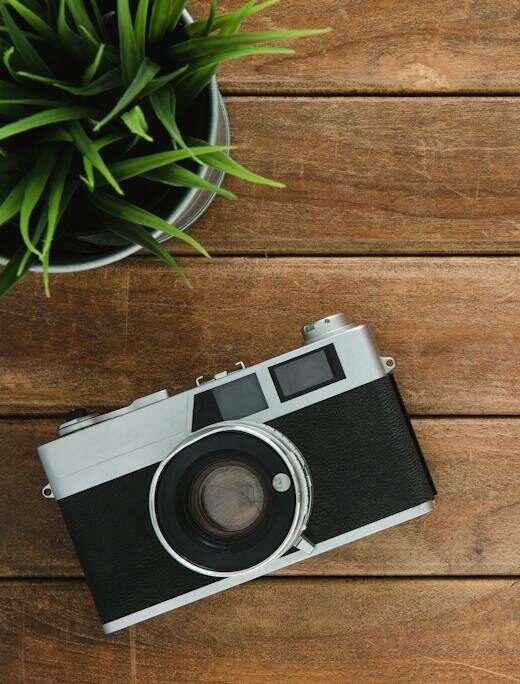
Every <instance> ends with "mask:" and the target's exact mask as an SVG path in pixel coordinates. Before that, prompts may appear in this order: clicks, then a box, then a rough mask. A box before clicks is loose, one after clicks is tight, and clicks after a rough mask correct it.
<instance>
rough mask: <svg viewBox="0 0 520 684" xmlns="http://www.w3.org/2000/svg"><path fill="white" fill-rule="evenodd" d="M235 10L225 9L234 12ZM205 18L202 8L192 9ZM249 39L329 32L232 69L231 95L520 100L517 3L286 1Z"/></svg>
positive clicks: (201, 3) (228, 76)
mask: <svg viewBox="0 0 520 684" xmlns="http://www.w3.org/2000/svg"><path fill="white" fill-rule="evenodd" d="M239 4H241V0H222V1H221V2H220V3H219V7H220V6H221V7H223V8H224V7H226V8H233V7H237V6H238V5H239ZM191 7H192V9H193V14H194V15H196V16H200V15H201V14H207V2H206V1H205V0H196V1H192V2H191ZM250 26H251V28H252V29H255V30H272V29H274V28H311V27H312V28H315V27H325V26H331V27H332V28H333V29H334V31H333V33H331V34H329V35H325V36H318V37H316V38H312V39H307V40H305V41H300V42H299V43H298V44H297V45H296V47H297V53H296V55H295V56H293V57H289V58H288V57H285V56H282V57H280V56H274V57H272V56H271V57H269V58H267V59H261V58H256V59H254V60H251V61H248V62H234V63H232V64H231V65H230V66H229V67H227V68H226V69H224V70H223V72H222V75H221V83H222V86H223V88H224V89H225V90H226V91H227V92H257V93H262V92H263V93H266V92H268V93H269V92H279V93H322V92H326V93H330V92H333V93H351V92H370V93H402V92H421V93H422V92H426V93H431V92H453V91H455V92H478V93H482V92H484V93H485V92H496V91H507V92H518V88H519V84H520V49H519V48H520V42H519V36H520V17H519V14H518V3H516V2H515V1H514V0H462V1H461V2H458V3H455V2H447V1H446V0H430V1H429V2H425V1H424V0H406V2H403V1H401V2H395V1H392V0H371V1H370V2H362V1H361V0H321V2H309V0H283V2H280V4H279V5H278V6H277V7H273V8H271V9H269V10H268V11H266V12H264V13H261V14H259V15H257V16H256V17H254V18H253V19H252V20H251V23H250Z"/></svg>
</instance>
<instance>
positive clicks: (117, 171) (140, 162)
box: [112, 144, 231, 181]
mask: <svg viewBox="0 0 520 684" xmlns="http://www.w3.org/2000/svg"><path fill="white" fill-rule="evenodd" d="M228 149H231V148H230V147H229V146H227V145H207V144H203V145H200V146H198V147H192V148H191V149H190V152H189V153H188V152H186V150H171V151H170V152H157V153H155V154H148V155H145V156H144V157H130V159H122V160H121V161H118V162H114V163H113V164H112V173H113V174H114V177H115V178H117V179H118V180H120V181H124V180H127V179H129V178H133V177H134V176H140V175H141V174H143V173H148V172H149V171H153V170H154V169H158V168H160V167H161V166H167V165H168V164H172V163H173V162H178V161H182V160H184V159H188V158H190V157H192V156H193V155H197V156H198V155H200V154H204V153H209V152H217V151H218V152H222V151H225V150H228Z"/></svg>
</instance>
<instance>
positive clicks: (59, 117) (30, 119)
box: [0, 107, 89, 140]
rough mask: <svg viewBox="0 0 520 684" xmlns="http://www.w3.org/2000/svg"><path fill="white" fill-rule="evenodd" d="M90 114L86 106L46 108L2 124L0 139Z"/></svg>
mask: <svg viewBox="0 0 520 684" xmlns="http://www.w3.org/2000/svg"><path fill="white" fill-rule="evenodd" d="M88 114H89V110H88V109H87V108H86V107H55V108H53V109H45V110H43V111H42V112H38V113H37V114H31V115H30V116H26V117H25V118H23V119H19V120H18V121H13V122H12V123H9V124H7V125H5V126H1V127H0V140H5V139H6V138H11V137H13V136H15V135H18V134H20V133H24V132H25V131H30V130H31V129H33V128H40V127H41V126H50V125H51V124H55V123H60V122H61V121H72V120H73V119H82V118H83V117H85V116H87V115H88Z"/></svg>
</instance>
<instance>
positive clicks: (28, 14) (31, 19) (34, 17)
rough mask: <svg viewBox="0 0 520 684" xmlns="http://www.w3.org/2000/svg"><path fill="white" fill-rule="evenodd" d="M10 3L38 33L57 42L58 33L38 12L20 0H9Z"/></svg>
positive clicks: (50, 40) (52, 42)
mask: <svg viewBox="0 0 520 684" xmlns="http://www.w3.org/2000/svg"><path fill="white" fill-rule="evenodd" d="M7 2H8V4H9V5H10V6H11V7H12V8H13V9H14V11H15V12H17V13H18V14H19V15H20V16H21V17H22V19H23V20H24V21H26V22H27V23H28V24H29V26H32V28H33V29H34V30H35V31H36V33H38V34H39V35H40V36H42V38H45V39H46V40H48V41H49V42H50V43H51V44H55V43H56V40H57V39H58V35H57V34H56V32H55V31H53V30H52V29H51V27H50V26H49V24H47V22H46V21H44V20H43V19H42V18H41V17H40V16H38V14H36V13H35V12H33V11H32V10H31V9H30V8H29V7H26V5H24V3H23V2H20V1H19V0H7Z"/></svg>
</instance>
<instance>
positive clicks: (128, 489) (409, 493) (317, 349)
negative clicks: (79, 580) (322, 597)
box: [38, 314, 435, 633]
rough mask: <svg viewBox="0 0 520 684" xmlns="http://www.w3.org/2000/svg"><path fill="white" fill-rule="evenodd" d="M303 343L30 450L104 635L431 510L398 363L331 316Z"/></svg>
mask: <svg viewBox="0 0 520 684" xmlns="http://www.w3.org/2000/svg"><path fill="white" fill-rule="evenodd" d="M303 335H304V341H305V344H304V346H303V347H301V348H299V349H296V350H293V351H290V352H287V353H286V354H283V355H281V356H278V357H275V358H272V359H270V360H268V361H264V362H262V363H259V364H257V365H254V366H251V367H249V368H246V367H245V366H244V365H243V364H241V363H240V364H237V369H236V370H234V371H232V372H226V371H224V372H222V373H218V374H217V375H215V376H214V377H213V378H212V379H210V380H204V378H198V379H197V382H196V386H195V387H193V388H192V389H190V390H188V391H185V392H182V393H179V394H176V395H174V396H169V394H168V392H167V391H165V390H163V391H161V392H157V393H155V394H152V395H150V396H147V397H143V398H141V399H138V400H136V401H135V402H133V403H132V404H130V406H127V407H124V408H122V409H119V410H117V411H113V412H111V413H107V414H104V415H80V414H79V413H78V414H76V415H74V416H72V417H71V419H69V420H68V421H67V422H66V423H64V424H63V425H61V426H60V428H59V430H58V434H59V437H58V439H56V440H55V441H53V442H50V443H48V444H45V445H43V446H41V447H40V448H39V449H38V453H39V457H40V459H41V462H42V465H43V467H44V469H45V472H46V475H47V477H48V480H49V485H48V488H46V490H47V492H48V493H49V492H50V491H51V490H52V494H50V496H52V497H53V498H55V499H56V500H57V502H58V504H59V506H60V508H61V511H62V514H63V517H64V519H65V522H66V524H67V527H68V530H69V532H70V535H71V537H72V540H73V542H74V545H75V547H76V550H77V553H78V556H79V559H80V562H81V565H82V567H83V570H84V573H85V576H86V579H87V582H88V584H89V587H90V589H91V592H92V595H93V598H94V602H95V604H96V607H97V610H98V613H99V615H100V618H101V622H102V624H103V629H104V631H105V632H107V633H110V632H114V631H117V630H119V629H122V628H124V627H128V626H130V625H132V624H135V623H137V622H140V621H142V620H145V619H147V618H150V617H153V616H156V615H159V614H161V613H164V612H166V611H169V610H172V609H174V608H176V607H179V606H182V605H184V604H187V603H190V602H192V601H196V600H198V599H201V598H204V597H206V596H209V595H211V594H214V593H217V592H219V591H223V590H225V589H228V588H230V587H232V586H235V585H237V584H239V583H242V582H245V581H247V580H249V579H252V578H254V577H258V576H261V575H264V574H266V573H269V572H273V571H275V570H278V569H280V568H283V567H285V566H288V565H290V564H292V563H296V562H298V561H300V560H304V559H306V558H308V557H310V556H313V555H316V554H319V553H322V552H324V551H328V550H329V549H333V548H336V547H338V546H341V545H343V544H347V543H350V542H352V541H354V540H356V539H360V538H362V537H365V536H368V535H370V534H373V533H374V532H377V531H380V530H383V529H385V528H388V527H392V526H394V525H397V524H399V523H401V522H404V521H407V520H411V519H412V518H415V517H418V516H420V515H423V514H425V513H428V512H430V511H431V510H432V509H433V506H434V497H435V488H434V485H433V483H432V480H431V477H430V475H429V473H428V469H427V466H426V464H425V462H424V459H423V457H422V454H421V451H420V448H419V445H418V443H417V440H416V438H415V435H414V432H413V429H412V427H411V425H410V421H409V419H408V417H407V414H406V411H405V409H404V407H403V404H402V402H401V399H400V395H399V391H398V388H397V386H396V383H395V381H394V379H393V376H392V374H391V371H392V369H393V365H394V364H393V360H392V359H390V358H381V357H380V356H379V354H378V352H377V350H376V347H375V345H374V343H373V341H372V338H371V336H370V334H369V331H368V329H367V327H366V326H364V325H353V324H351V323H349V322H348V321H347V320H346V319H345V317H344V316H343V315H342V314H336V315H334V316H330V317H328V318H325V319H321V320H320V321H317V322H316V323H314V324H311V325H307V326H305V327H304V328H303ZM48 495H49V494H48Z"/></svg>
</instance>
